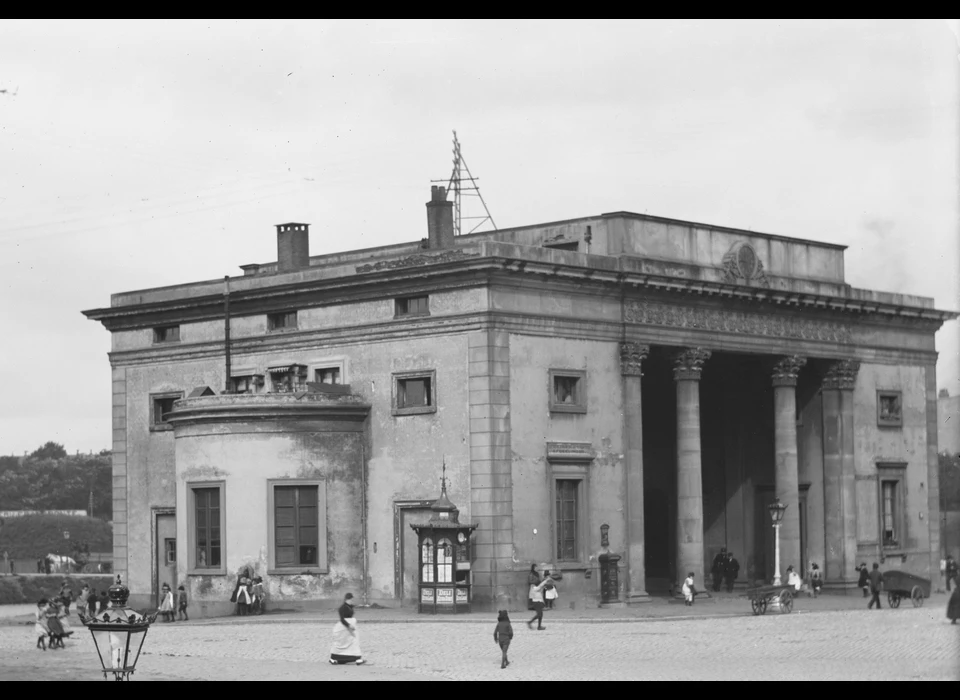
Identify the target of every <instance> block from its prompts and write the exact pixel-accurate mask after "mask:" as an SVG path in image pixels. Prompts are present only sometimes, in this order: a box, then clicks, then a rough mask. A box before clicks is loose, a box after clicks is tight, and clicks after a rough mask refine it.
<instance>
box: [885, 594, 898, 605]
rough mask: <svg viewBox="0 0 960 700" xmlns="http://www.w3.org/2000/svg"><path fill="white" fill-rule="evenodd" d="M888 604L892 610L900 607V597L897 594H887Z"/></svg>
mask: <svg viewBox="0 0 960 700" xmlns="http://www.w3.org/2000/svg"><path fill="white" fill-rule="evenodd" d="M887 602H888V603H889V604H890V607H891V608H899V607H900V596H899V594H897V593H887Z"/></svg>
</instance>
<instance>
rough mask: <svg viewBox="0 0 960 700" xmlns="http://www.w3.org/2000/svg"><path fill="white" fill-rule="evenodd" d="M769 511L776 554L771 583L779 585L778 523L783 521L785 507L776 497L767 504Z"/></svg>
mask: <svg viewBox="0 0 960 700" xmlns="http://www.w3.org/2000/svg"><path fill="white" fill-rule="evenodd" d="M767 508H768V510H769V511H770V519H771V520H772V521H773V529H774V530H775V531H776V545H775V546H776V554H775V555H774V564H773V567H774V568H773V585H774V586H779V585H780V523H781V522H782V521H783V512H784V511H785V510H786V509H787V507H786V506H785V505H784V504H783V503H781V502H780V499H779V498H778V499H777V500H776V501H775V502H773V503H771V504H770V505H769V506H767Z"/></svg>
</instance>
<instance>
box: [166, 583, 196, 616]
mask: <svg viewBox="0 0 960 700" xmlns="http://www.w3.org/2000/svg"><path fill="white" fill-rule="evenodd" d="M159 610H160V617H161V619H162V620H163V621H164V622H173V621H174V617H175V616H176V619H177V620H180V621H187V622H189V621H190V616H189V615H188V614H187V591H186V589H185V588H184V587H183V585H182V584H181V585H180V586H178V587H177V599H176V602H174V599H173V591H172V590H171V589H170V586H169V585H167V584H166V583H164V584H163V586H162V587H161V589H160V608H159Z"/></svg>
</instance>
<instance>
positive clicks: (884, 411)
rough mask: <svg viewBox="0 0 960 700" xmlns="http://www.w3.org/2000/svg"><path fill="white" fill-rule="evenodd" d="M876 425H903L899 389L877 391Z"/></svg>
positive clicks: (901, 401) (901, 398) (901, 395)
mask: <svg viewBox="0 0 960 700" xmlns="http://www.w3.org/2000/svg"><path fill="white" fill-rule="evenodd" d="M877 425H879V426H884V427H900V426H902V425H903V394H902V393H901V392H899V391H877Z"/></svg>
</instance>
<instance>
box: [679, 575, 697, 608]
mask: <svg viewBox="0 0 960 700" xmlns="http://www.w3.org/2000/svg"><path fill="white" fill-rule="evenodd" d="M682 590H683V604H684V605H687V606H690V605H693V599H694V597H696V595H697V589H696V587H694V585H693V572H692V571H691V572H689V573H688V574H687V578H686V579H684V581H683V589H682Z"/></svg>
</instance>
